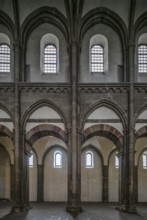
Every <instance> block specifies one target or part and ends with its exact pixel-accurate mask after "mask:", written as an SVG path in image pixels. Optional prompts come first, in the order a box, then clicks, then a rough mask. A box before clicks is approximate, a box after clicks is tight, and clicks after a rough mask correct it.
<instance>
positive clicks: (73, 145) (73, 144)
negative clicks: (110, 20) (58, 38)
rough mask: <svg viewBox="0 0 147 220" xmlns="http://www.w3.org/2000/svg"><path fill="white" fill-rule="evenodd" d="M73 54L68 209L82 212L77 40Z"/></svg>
mask: <svg viewBox="0 0 147 220" xmlns="http://www.w3.org/2000/svg"><path fill="white" fill-rule="evenodd" d="M70 56H71V65H70V67H71V69H70V70H71V82H72V91H71V134H70V140H69V143H70V144H69V145H70V146H69V159H70V161H69V184H68V186H69V187H70V190H69V193H70V195H69V196H68V199H69V200H68V206H67V211H68V212H71V213H79V212H81V201H80V186H79V183H80V182H79V181H80V172H79V170H80V167H79V166H80V162H79V161H80V157H81V154H80V151H79V147H80V146H79V138H78V135H79V134H78V129H77V102H78V99H77V95H78V94H77V72H78V45H77V43H76V42H74V41H73V42H72V43H71V47H70Z"/></svg>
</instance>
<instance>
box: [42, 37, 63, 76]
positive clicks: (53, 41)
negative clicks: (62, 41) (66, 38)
mask: <svg viewBox="0 0 147 220" xmlns="http://www.w3.org/2000/svg"><path fill="white" fill-rule="evenodd" d="M48 45H53V46H54V47H55V48H56V72H45V71H44V63H45V62H44V52H45V48H46V47H47V46H48ZM40 71H41V74H43V75H48V74H49V75H50V74H53V75H56V74H58V73H59V39H58V38H57V36H56V35H55V34H53V33H46V34H44V35H43V36H42V38H41V39H40Z"/></svg>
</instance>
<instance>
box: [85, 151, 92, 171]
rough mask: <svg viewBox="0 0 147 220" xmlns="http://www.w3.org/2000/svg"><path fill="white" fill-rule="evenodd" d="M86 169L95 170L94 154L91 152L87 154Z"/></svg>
mask: <svg viewBox="0 0 147 220" xmlns="http://www.w3.org/2000/svg"><path fill="white" fill-rule="evenodd" d="M86 168H93V153H92V152H91V151H88V152H86Z"/></svg>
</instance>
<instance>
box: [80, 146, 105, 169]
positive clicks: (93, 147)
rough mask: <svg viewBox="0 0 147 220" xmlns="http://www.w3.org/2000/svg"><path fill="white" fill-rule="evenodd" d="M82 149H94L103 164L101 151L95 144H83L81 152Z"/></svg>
mask: <svg viewBox="0 0 147 220" xmlns="http://www.w3.org/2000/svg"><path fill="white" fill-rule="evenodd" d="M84 150H93V151H95V152H96V153H97V154H98V156H99V157H100V159H101V163H102V166H103V165H104V159H103V156H102V154H101V152H100V151H99V150H98V149H97V148H96V147H95V146H93V145H91V144H90V145H87V146H85V147H83V148H82V152H83V151H84ZM82 152H81V153H82Z"/></svg>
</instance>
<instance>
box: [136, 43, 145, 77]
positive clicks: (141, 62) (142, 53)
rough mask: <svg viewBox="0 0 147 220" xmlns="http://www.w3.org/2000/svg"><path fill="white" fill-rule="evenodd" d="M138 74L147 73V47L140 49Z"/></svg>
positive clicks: (141, 46)
mask: <svg viewBox="0 0 147 220" xmlns="http://www.w3.org/2000/svg"><path fill="white" fill-rule="evenodd" d="M138 72H139V73H147V45H140V46H139V47H138Z"/></svg>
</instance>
